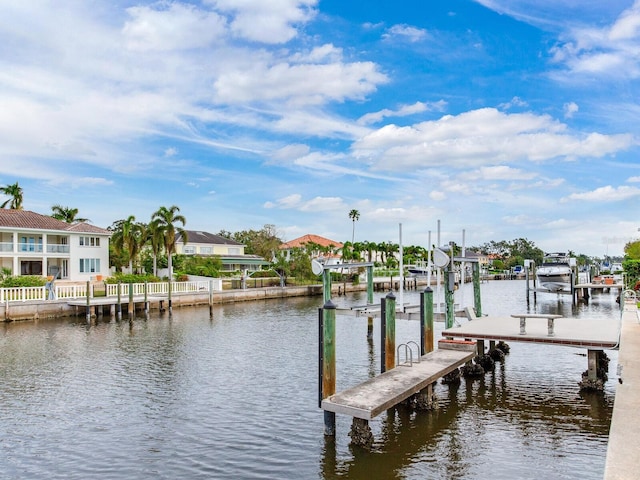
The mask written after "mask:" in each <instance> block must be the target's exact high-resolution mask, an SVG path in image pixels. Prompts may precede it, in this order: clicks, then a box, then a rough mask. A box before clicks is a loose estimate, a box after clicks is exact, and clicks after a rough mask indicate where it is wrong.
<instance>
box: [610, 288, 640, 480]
mask: <svg viewBox="0 0 640 480" xmlns="http://www.w3.org/2000/svg"><path fill="white" fill-rule="evenodd" d="M618 372H619V373H618V374H619V382H620V383H619V384H618V385H617V387H616V396H615V400H614V404H613V416H612V418H611V427H610V429H609V444H608V447H607V460H606V464H605V470H604V479H605V480H632V479H637V478H640V465H639V464H638V454H640V315H639V312H638V308H637V307H636V302H635V299H632V300H631V301H625V305H624V311H623V313H622V328H621V333H620V351H619V352H618Z"/></svg>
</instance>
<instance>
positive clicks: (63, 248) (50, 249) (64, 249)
mask: <svg viewBox="0 0 640 480" xmlns="http://www.w3.org/2000/svg"><path fill="white" fill-rule="evenodd" d="M47 253H69V245H67V244H62V243H60V244H50V243H48V244H47Z"/></svg>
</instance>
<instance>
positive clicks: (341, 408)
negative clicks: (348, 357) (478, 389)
mask: <svg viewBox="0 0 640 480" xmlns="http://www.w3.org/2000/svg"><path fill="white" fill-rule="evenodd" d="M475 355H476V345H475V343H474V342H464V341H463V342H455V343H451V342H438V350H436V351H434V352H430V353H427V354H426V355H423V356H421V357H419V358H416V360H415V361H414V362H412V363H411V365H399V366H398V367H396V368H394V369H392V370H389V371H387V372H384V373H382V374H381V375H378V376H377V377H373V378H370V379H369V380H367V381H366V382H363V383H361V384H360V385H356V386H354V387H352V388H349V389H347V390H344V391H342V392H340V393H336V394H335V395H331V396H330V397H328V398H325V399H324V400H322V404H321V406H322V409H323V410H325V411H330V412H335V413H342V414H345V415H351V416H352V417H356V418H361V419H363V420H372V419H373V418H374V417H376V416H378V415H379V414H381V413H382V412H384V411H386V410H388V409H390V408H392V407H394V406H395V405H397V404H398V403H400V402H402V401H404V400H406V399H407V398H409V397H410V396H412V395H414V394H417V393H419V392H420V391H422V390H424V389H425V388H427V387H428V386H429V385H431V384H433V383H434V382H436V381H438V379H439V378H442V377H444V376H445V375H447V374H448V373H450V372H452V371H453V370H454V369H456V368H458V367H459V366H461V365H463V364H465V363H467V362H469V361H471V360H472V359H473V357H475Z"/></svg>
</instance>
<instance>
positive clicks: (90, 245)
mask: <svg viewBox="0 0 640 480" xmlns="http://www.w3.org/2000/svg"><path fill="white" fill-rule="evenodd" d="M110 236H111V232H110V231H109V230H106V229H104V228H99V227H96V226H93V225H90V224H88V223H74V224H70V223H66V222H62V221H60V220H56V219H55V218H52V217H49V216H47V215H40V214H39V213H35V212H30V211H28V210H12V209H0V267H1V268H3V269H8V270H10V271H11V275H16V276H17V275H42V276H48V275H51V276H54V277H56V278H57V279H59V280H60V279H61V280H71V281H87V280H100V279H101V278H102V277H104V276H107V275H108V274H109V237H110Z"/></svg>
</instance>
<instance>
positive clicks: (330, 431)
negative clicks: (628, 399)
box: [318, 300, 336, 436]
mask: <svg viewBox="0 0 640 480" xmlns="http://www.w3.org/2000/svg"><path fill="white" fill-rule="evenodd" d="M318 312H319V315H318V320H319V336H320V342H319V346H320V352H319V353H320V369H319V370H320V372H319V374H320V382H319V383H320V401H319V406H320V407H322V400H324V399H325V398H327V397H329V396H331V395H333V394H334V393H336V306H335V305H334V304H333V303H331V300H328V301H326V302H325V304H324V306H323V307H322V308H320V309H318ZM324 434H325V435H327V436H335V434H336V414H335V412H329V411H327V410H325V411H324Z"/></svg>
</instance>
